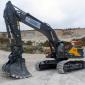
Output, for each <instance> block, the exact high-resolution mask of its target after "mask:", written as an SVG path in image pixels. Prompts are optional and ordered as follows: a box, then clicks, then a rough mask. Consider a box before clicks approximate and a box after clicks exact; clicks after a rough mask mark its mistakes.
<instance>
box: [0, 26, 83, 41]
mask: <svg viewBox="0 0 85 85" xmlns="http://www.w3.org/2000/svg"><path fill="white" fill-rule="evenodd" d="M55 32H56V34H57V36H58V37H59V39H61V40H68V41H69V40H71V39H73V38H81V37H84V36H85V28H75V29H73V28H72V29H55ZM21 34H22V39H23V40H24V41H33V42H45V41H46V40H47V38H46V37H45V36H44V35H43V34H42V33H40V32H38V31H35V30H26V31H21ZM3 36H4V37H7V33H6V32H5V33H2V32H1V33H0V37H3Z"/></svg>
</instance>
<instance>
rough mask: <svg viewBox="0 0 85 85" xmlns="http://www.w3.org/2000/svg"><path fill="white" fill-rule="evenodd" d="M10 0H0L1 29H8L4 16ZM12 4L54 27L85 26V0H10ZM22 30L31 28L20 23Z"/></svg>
mask: <svg viewBox="0 0 85 85" xmlns="http://www.w3.org/2000/svg"><path fill="white" fill-rule="evenodd" d="M8 1H9V0H0V31H6V27H5V22H4V18H3V11H4V8H5V4H6V3H7V2H8ZM10 1H11V2H12V4H14V5H15V6H17V7H18V8H20V9H22V10H23V11H25V12H27V13H30V14H31V15H33V16H34V17H36V18H38V19H39V20H41V21H43V22H46V23H48V24H49V25H50V26H51V27H52V28H61V29H64V28H76V27H81V28H83V27H85V0H10ZM20 25H21V30H24V29H27V30H29V29H31V28H30V27H28V26H26V25H24V24H23V23H20Z"/></svg>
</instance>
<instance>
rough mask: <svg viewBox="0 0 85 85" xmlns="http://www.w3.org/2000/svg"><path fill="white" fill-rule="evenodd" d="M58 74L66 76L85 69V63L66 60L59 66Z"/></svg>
mask: <svg viewBox="0 0 85 85" xmlns="http://www.w3.org/2000/svg"><path fill="white" fill-rule="evenodd" d="M56 69H57V71H58V73H60V74H65V73H69V72H73V71H77V70H81V69H85V61H83V60H64V61H61V62H59V63H58V64H57V67H56Z"/></svg>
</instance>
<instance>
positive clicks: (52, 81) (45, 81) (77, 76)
mask: <svg viewBox="0 0 85 85" xmlns="http://www.w3.org/2000/svg"><path fill="white" fill-rule="evenodd" d="M8 55H9V52H5V51H0V85H85V70H81V71H77V72H72V73H69V74H58V73H57V71H56V70H48V71H36V69H35V64H36V63H37V62H38V61H41V60H43V59H44V58H45V55H43V54H23V57H24V58H25V59H26V66H27V68H28V70H29V72H30V73H31V74H32V77H30V78H26V79H19V80H13V79H11V78H10V77H8V76H6V75H5V74H4V73H3V72H2V70H1V67H2V65H3V64H4V63H5V62H6V61H7V60H8Z"/></svg>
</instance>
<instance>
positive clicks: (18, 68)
mask: <svg viewBox="0 0 85 85" xmlns="http://www.w3.org/2000/svg"><path fill="white" fill-rule="evenodd" d="M2 70H3V71H4V72H5V73H6V74H7V75H9V76H10V77H12V78H15V79H24V78H28V77H31V76H32V75H31V74H30V73H29V71H28V70H27V68H26V65H25V59H24V58H22V61H21V60H18V61H16V62H14V63H12V64H10V63H6V64H4V65H3V66H2Z"/></svg>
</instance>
